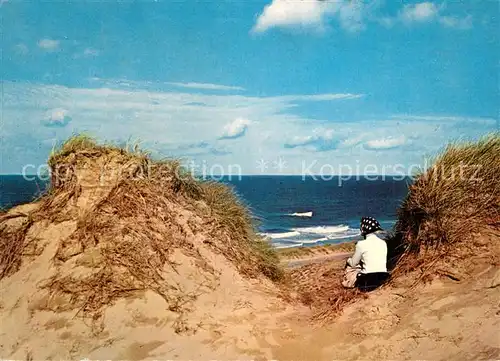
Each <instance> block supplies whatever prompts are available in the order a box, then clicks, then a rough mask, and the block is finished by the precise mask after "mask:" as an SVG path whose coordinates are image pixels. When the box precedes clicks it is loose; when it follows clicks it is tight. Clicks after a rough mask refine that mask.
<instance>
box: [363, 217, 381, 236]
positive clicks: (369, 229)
mask: <svg viewBox="0 0 500 361" xmlns="http://www.w3.org/2000/svg"><path fill="white" fill-rule="evenodd" d="M381 229H382V227H381V226H380V223H378V221H377V220H376V219H375V218H373V217H362V218H361V224H360V226H359V230H360V231H361V234H362V235H367V234H369V233H373V232H375V231H379V230H381Z"/></svg>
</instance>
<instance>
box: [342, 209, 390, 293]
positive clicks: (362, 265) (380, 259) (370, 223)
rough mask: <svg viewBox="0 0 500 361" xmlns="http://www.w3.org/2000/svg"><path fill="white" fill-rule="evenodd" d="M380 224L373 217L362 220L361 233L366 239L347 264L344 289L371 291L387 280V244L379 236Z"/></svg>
mask: <svg viewBox="0 0 500 361" xmlns="http://www.w3.org/2000/svg"><path fill="white" fill-rule="evenodd" d="M381 230H382V227H381V226H380V224H379V223H378V222H377V221H376V220H375V219H374V218H371V217H363V218H362V219H361V224H360V231H361V235H362V236H363V237H364V239H363V240H361V241H359V242H358V243H357V244H356V250H355V251H354V254H353V255H352V257H350V258H349V259H348V260H347V262H346V272H345V275H344V281H343V282H342V284H343V285H344V287H348V288H351V287H358V288H359V289H361V290H364V291H369V290H372V289H374V288H376V287H377V286H378V285H380V284H382V283H383V282H385V280H387V278H388V276H389V274H388V273H387V243H386V242H385V240H383V239H381V238H380V237H379V236H378V234H377V233H378V232H379V231H381Z"/></svg>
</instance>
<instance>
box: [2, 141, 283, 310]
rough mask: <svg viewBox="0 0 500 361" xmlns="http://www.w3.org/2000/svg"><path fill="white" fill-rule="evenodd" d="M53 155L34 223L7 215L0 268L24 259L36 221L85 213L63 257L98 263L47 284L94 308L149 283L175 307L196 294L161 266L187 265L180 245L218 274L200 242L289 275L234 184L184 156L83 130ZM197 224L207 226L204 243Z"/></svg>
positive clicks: (250, 273) (242, 268)
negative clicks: (180, 260) (13, 221)
mask: <svg viewBox="0 0 500 361" xmlns="http://www.w3.org/2000/svg"><path fill="white" fill-rule="evenodd" d="M49 165H50V169H51V185H50V189H49V191H48V192H47V193H46V194H45V195H44V196H43V197H42V199H40V201H39V205H38V207H37V209H36V211H34V212H33V213H32V214H30V216H29V223H27V224H26V225H25V226H24V227H21V228H19V229H18V230H15V231H9V230H7V228H6V227H3V224H2V220H1V219H0V230H1V232H2V234H1V236H2V242H0V254H1V255H2V258H0V271H1V274H0V278H3V277H5V276H8V275H9V274H11V273H12V272H15V271H16V270H17V269H18V268H19V266H20V264H21V262H22V254H23V249H24V247H25V244H26V234H27V231H28V230H29V228H30V226H31V224H32V222H38V221H43V222H47V221H48V222H54V223H58V222H61V221H67V220H70V221H76V224H77V227H76V231H75V232H74V233H73V234H71V235H70V236H69V237H68V238H67V239H65V240H63V241H62V242H61V243H60V245H59V248H58V249H57V252H56V255H55V257H54V262H55V264H56V265H61V264H64V263H65V262H68V261H70V260H71V259H73V258H75V257H77V258H76V259H78V260H80V259H87V261H85V262H87V263H88V262H90V263H89V264H91V265H92V266H91V268H93V269H94V270H93V271H92V272H91V273H90V274H89V275H88V276H85V277H83V278H81V277H80V278H77V277H73V276H67V275H66V276H65V275H58V274H56V275H55V276H54V277H53V278H52V279H51V280H50V282H48V283H47V284H46V285H45V287H46V288H47V289H49V290H50V292H51V294H59V295H63V296H64V297H67V298H68V299H70V300H71V302H70V303H71V305H73V307H75V308H78V309H80V310H81V311H82V312H83V313H84V314H91V315H93V316H94V317H97V316H99V315H100V313H101V312H102V309H103V307H104V306H106V305H107V304H110V303H112V302H113V301H114V300H115V299H117V298H119V297H126V296H127V295H129V294H133V293H136V292H138V291H144V290H148V289H149V290H153V291H155V292H157V293H158V294H159V295H161V296H162V297H163V298H164V299H165V300H166V301H167V302H168V304H169V307H171V308H172V310H176V311H178V310H180V309H181V308H185V307H188V306H187V305H188V304H189V302H190V300H192V299H194V298H196V297H197V294H191V293H189V294H188V293H186V292H184V291H183V290H182V288H180V287H179V285H178V284H176V283H175V281H174V280H169V279H167V278H168V277H167V278H165V277H164V276H163V275H162V274H163V273H162V272H163V271H164V269H165V267H167V269H172V270H174V271H175V270H176V268H177V267H178V266H179V265H178V264H176V263H175V261H172V258H171V256H172V254H173V253H174V252H176V251H180V252H181V253H182V254H184V255H187V256H188V257H191V258H192V259H195V260H196V265H197V266H198V267H200V269H202V271H200V272H202V273H203V272H204V274H211V275H213V277H217V276H216V275H215V272H214V268H213V267H212V265H210V260H208V259H205V256H203V254H202V252H201V251H200V248H199V247H205V246H208V247H210V248H212V249H213V250H214V251H215V252H217V253H219V254H221V255H223V256H224V257H225V258H226V259H227V260H228V261H230V262H232V263H233V264H234V265H235V267H236V268H237V269H238V270H239V272H240V273H241V274H242V275H243V276H245V277H260V276H262V275H264V276H266V277H268V278H270V279H271V280H273V281H278V280H280V279H281V277H282V275H283V273H282V270H281V268H280V266H279V260H278V257H277V255H276V254H275V252H274V250H273V249H272V248H271V247H270V245H269V244H268V243H267V242H265V241H263V240H261V239H260V238H259V237H258V236H257V235H256V232H255V229H254V223H253V219H252V216H251V215H250V213H249V211H248V209H247V207H246V206H245V205H244V204H243V203H242V202H241V201H240V200H239V199H238V197H237V196H236V195H235V194H234V192H233V191H232V189H231V188H229V187H228V186H226V185H224V184H222V183H216V182H206V181H200V180H197V179H196V178H195V177H193V175H192V174H190V173H189V172H188V171H187V170H186V169H184V168H183V167H182V165H181V163H180V162H179V161H178V160H170V159H165V160H154V159H152V158H151V157H150V155H149V154H148V153H146V152H143V151H141V150H139V149H138V148H136V147H134V149H132V150H129V149H125V148H123V147H118V146H114V145H99V144H98V143H97V142H96V141H94V140H93V139H92V138H90V137H87V136H75V137H73V138H70V139H69V140H68V141H67V142H66V143H64V144H63V145H62V146H61V147H60V148H59V149H56V150H54V152H53V153H52V154H51V156H50V158H49ZM186 212H190V214H192V216H190V218H189V221H188V223H187V224H184V223H183V221H182V220H179V217H180V218H182V217H183V214H185V213H186ZM189 222H191V223H189ZM194 234H199V235H201V237H202V238H201V239H204V241H203V246H202V245H199V244H197V243H196V242H199V241H197V240H198V239H199V238H197V237H194ZM88 259H90V260H91V261H88ZM78 262H80V261H78ZM207 282H208V281H207ZM206 287H208V288H210V287H212V286H211V285H210V284H209V283H207V284H206V285H205V284H204V285H200V290H202V289H204V288H206ZM180 305H183V306H182V307H181V306H180Z"/></svg>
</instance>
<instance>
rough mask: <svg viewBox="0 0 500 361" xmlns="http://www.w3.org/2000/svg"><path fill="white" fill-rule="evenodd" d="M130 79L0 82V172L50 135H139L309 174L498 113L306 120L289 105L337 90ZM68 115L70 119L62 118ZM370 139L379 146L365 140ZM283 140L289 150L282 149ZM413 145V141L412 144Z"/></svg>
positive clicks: (245, 167)
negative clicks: (268, 91) (227, 90)
mask: <svg viewBox="0 0 500 361" xmlns="http://www.w3.org/2000/svg"><path fill="white" fill-rule="evenodd" d="M129 83H130V84H129V85H127V86H125V85H123V86H122V85H119V83H117V82H114V83H113V82H112V81H110V82H106V81H104V82H103V80H102V79H101V80H100V81H99V82H97V83H96V82H95V81H94V82H92V83H89V84H91V85H89V87H88V88H69V87H66V86H58V85H43V84H32V83H23V82H8V81H6V82H4V83H3V84H2V85H3V99H2V100H3V119H4V123H3V126H2V137H3V138H2V139H4V140H5V141H4V142H0V143H1V144H0V148H1V149H0V151H1V152H2V154H4V155H5V156H4V159H5V161H4V162H3V163H2V165H1V167H2V169H0V172H10V173H18V172H20V171H21V167H22V165H23V164H28V163H29V164H43V163H44V162H46V160H47V156H48V154H49V152H50V150H51V144H52V143H51V142H52V140H53V139H54V138H57V141H58V143H59V142H61V141H62V140H64V139H66V138H67V137H69V136H71V135H72V134H74V133H81V132H86V133H88V134H90V135H92V136H95V137H97V138H98V139H100V140H109V141H117V142H120V141H124V140H127V139H129V138H130V137H132V138H133V139H140V140H141V141H142V145H143V146H144V147H145V148H146V149H148V150H151V151H152V152H153V154H156V155H157V156H160V155H161V156H172V157H178V158H181V159H184V160H186V161H189V160H191V159H192V160H194V161H196V162H197V164H198V165H199V164H200V162H202V161H206V162H207V164H208V166H209V167H210V165H211V164H220V165H222V166H224V167H227V166H229V165H231V164H238V165H240V166H241V168H242V171H243V173H244V174H261V173H260V170H259V169H258V168H256V161H257V160H259V159H265V160H270V161H272V160H275V159H276V158H277V157H282V158H283V159H284V160H285V161H286V162H287V164H288V168H287V169H286V172H287V173H289V174H301V172H302V164H303V162H304V163H305V164H306V166H308V165H309V164H311V163H313V162H315V161H316V162H317V163H315V164H316V166H317V167H318V169H313V171H318V170H319V167H321V166H322V165H323V164H332V161H334V162H335V163H334V164H351V165H353V166H354V165H357V162H358V161H359V164H360V166H361V167H363V166H364V165H365V164H379V165H380V164H395V163H402V164H408V162H419V161H421V159H422V156H423V155H425V152H431V151H434V150H436V149H439V148H441V147H442V145H443V144H445V143H446V142H447V141H448V140H450V139H457V138H459V137H460V136H464V134H466V135H467V137H468V138H475V137H477V136H479V135H481V134H484V133H486V132H487V131H492V130H495V129H496V127H497V120H496V119H490V118H472V117H463V116H456V115H453V114H447V115H446V116H442V115H433V114H429V115H423V116H417V115H404V114H403V115H397V116H395V117H389V118H382V119H373V117H372V116H371V117H370V119H371V120H365V121H351V120H345V121H342V122H336V121H334V120H333V119H328V118H327V119H314V118H308V117H307V115H304V114H306V113H304V112H303V111H302V110H306V109H301V111H300V113H299V112H296V105H297V104H296V102H301V101H319V99H324V98H328V99H331V100H330V101H332V102H336V101H338V100H339V99H346V98H345V97H338V96H325V95H321V94H318V95H314V96H311V95H288V96H274V97H255V96H244V95H236V94H204V93H197V92H192V93H188V92H186V91H182V92H173V91H160V90H158V89H159V88H161V84H160V85H158V84H156V85H151V86H149V85H148V83H145V85H144V87H145V88H144V87H141V86H139V84H140V82H129ZM103 84H105V85H103ZM109 84H114V85H113V86H111V85H109ZM148 89H149V90H148ZM153 89H154V90H153ZM345 94H349V93H347V92H346V93H345ZM345 94H344V95H345ZM299 99H300V100H299ZM305 99H307V100H305ZM347 99H349V98H347ZM343 101H345V100H343ZM353 101H355V100H353ZM196 104H200V106H198V105H196ZM66 117H70V118H68V119H67V120H66V121H65V120H64V119H65V118H66ZM238 118H241V119H243V121H240V125H239V126H238V123H236V124H233V123H234V122H235V120H237V119H238ZM72 119H73V120H72ZM41 120H42V123H41ZM245 120H251V121H252V122H251V125H248V124H247V125H246V126H247V130H246V132H245V135H244V136H242V137H240V138H238V140H237V141H234V142H232V141H227V140H219V138H220V137H221V135H223V133H225V134H226V135H232V136H235V135H236V134H238V129H239V130H240V131H241V129H242V128H244V126H245V123H246V121H245ZM66 122H67V123H66ZM65 123H66V125H65V126H63V124H65ZM229 124H232V126H228V125H229ZM315 124H321V126H320V127H321V128H317V129H316V130H314V128H315V127H316V125H315ZM46 125H49V126H48V127H47V126H46ZM226 126H227V128H226V129H225V127H226ZM55 127H57V128H55ZM311 129H313V131H311ZM412 134H419V135H420V138H419V140H418V142H416V141H413V139H412V138H411V136H412ZM402 136H404V137H405V138H406V139H407V142H406V143H405V144H403V145H402V146H400V148H398V150H397V151H392V152H387V153H384V157H381V156H380V154H379V153H378V152H376V151H373V150H371V149H366V148H365V147H364V143H365V142H366V141H371V143H369V144H368V147H370V145H371V146H373V145H375V146H379V147H380V145H381V144H382V143H380V140H385V139H387V138H389V139H398V138H400V137H402ZM47 140H50V141H48V142H47ZM374 140H379V143H375V144H373V141H374ZM286 141H288V143H289V145H292V147H288V148H287V147H285V143H286ZM299 143H309V144H307V145H299ZM389 143H390V142H389ZM393 144H394V141H393ZM293 145H295V146H293ZM416 146H419V147H420V149H419V150H418V151H416V150H415V147H416ZM410 147H411V148H410ZM17 149H19V150H17ZM23 149H24V150H23ZM410 164H411V163H410ZM225 169H227V168H225ZM268 171H269V172H273V169H271V168H270V169H269V170H268Z"/></svg>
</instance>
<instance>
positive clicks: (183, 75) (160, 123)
mask: <svg viewBox="0 0 500 361" xmlns="http://www.w3.org/2000/svg"><path fill="white" fill-rule="evenodd" d="M0 1H1V7H0V16H1V22H0V26H1V32H2V38H1V40H0V41H1V49H2V60H1V64H2V67H1V76H2V132H1V137H2V138H1V144H0V151H1V163H0V173H21V171H22V169H23V166H24V165H26V164H34V165H37V166H38V165H40V164H44V163H45V162H46V159H47V156H48V154H49V153H50V150H51V149H52V148H53V146H54V144H57V143H58V142H60V141H62V140H64V139H66V138H67V137H68V136H70V135H71V134H74V133H78V132H86V133H89V134H91V135H94V136H96V137H97V138H99V139H101V140H107V141H115V142H125V141H129V140H131V141H136V140H139V141H140V142H141V144H142V145H143V146H144V147H146V148H149V149H151V150H152V151H153V154H155V155H156V156H174V157H181V158H182V159H185V160H186V162H188V161H189V160H194V161H195V162H196V163H197V164H205V165H207V166H208V167H210V166H211V165H213V164H219V165H220V167H222V169H227V168H228V167H229V165H232V164H238V165H240V167H241V169H242V172H243V173H245V174H261V173H271V174H300V173H301V172H302V171H303V169H304V165H305V166H306V167H308V169H309V171H311V172H313V173H318V172H319V171H320V168H321V167H322V166H323V165H325V164H326V165H329V167H330V168H323V169H322V170H321V171H324V170H325V169H326V170H327V169H334V170H333V171H335V170H338V166H339V165H351V166H352V167H354V166H357V167H360V168H359V169H361V173H365V172H370V171H366V166H367V165H375V167H379V168H381V167H382V166H384V165H388V166H390V165H395V164H402V165H405V166H408V165H410V164H415V163H422V160H423V158H424V157H425V156H428V155H431V154H433V153H434V152H435V151H436V150H438V149H440V148H441V147H442V146H443V145H444V144H446V143H447V142H448V141H450V140H455V139H463V138H467V139H471V138H472V139H475V138H477V137H479V136H481V135H483V134H485V133H487V132H490V131H493V130H497V129H498V122H499V120H498V119H499V108H498V104H499V79H498V76H499V68H498V66H499V50H500V48H499V37H498V29H499V18H498V17H499V10H498V2H496V1H489V0H487V1H466V0H463V1H441V2H438V1H433V2H421V1H420V2H419V1H382V0H371V1H368V0H367V1H356V0H345V1H329V0H323V1H318V0H307V1H306V0H302V1H301V0H294V1H290V0H272V1H271V0H266V1H257V0H255V1H215V0H213V1H203V2H199V1H189V0H186V1H178V2H177V1H176V2H170V1H157V2H137V3H132V2H126V3H121V4H118V3H111V2H99V3H93V2H86V3H83V2H81V3H79V2H73V3H71V4H70V3H65V2H63V1H61V2H50V3H36V2H26V1H14V0H9V1H5V0H0ZM280 160H281V161H280ZM279 162H281V165H282V166H281V167H278V166H276V165H277V164H278V163H279ZM263 164H264V165H265V166H263V167H262V165H263ZM311 164H314V165H313V166H311ZM259 166H261V167H259ZM220 167H219V168H220ZM389 173H390V171H389Z"/></svg>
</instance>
